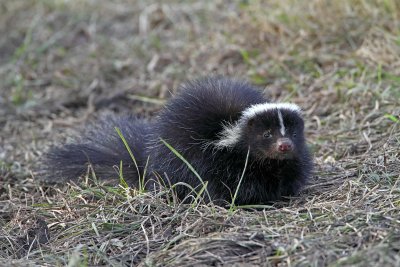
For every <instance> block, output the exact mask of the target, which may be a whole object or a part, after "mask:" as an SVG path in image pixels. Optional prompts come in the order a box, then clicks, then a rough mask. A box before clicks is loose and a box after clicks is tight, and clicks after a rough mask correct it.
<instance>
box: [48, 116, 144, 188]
mask: <svg viewBox="0 0 400 267" xmlns="http://www.w3.org/2000/svg"><path fill="white" fill-rule="evenodd" d="M115 127H118V128H119V129H120V130H121V133H122V135H123V136H124V138H125V140H126V141H127V143H128V144H129V146H130V148H131V151H132V154H133V156H134V158H135V160H136V163H137V165H138V169H139V174H138V171H137V168H136V165H135V163H134V161H133V160H132V158H131V156H130V155H129V152H128V150H127V149H126V148H125V145H124V144H123V141H122V139H121V138H120V137H119V135H118V133H117V132H116V130H115ZM151 128H152V126H151V124H150V123H149V122H146V121H144V120H138V119H136V118H135V117H133V116H121V117H116V116H108V117H105V118H103V119H102V120H100V121H99V122H98V123H97V124H96V125H91V126H89V127H88V129H87V130H86V132H85V133H83V134H82V137H80V138H79V139H78V140H76V141H75V142H72V143H68V144H65V145H62V146H58V147H54V148H52V149H51V150H50V151H49V152H48V153H47V154H46V155H45V158H44V160H43V163H44V164H43V165H44V173H45V179H46V180H48V181H53V182H62V181H64V180H69V179H76V178H78V177H79V176H81V175H82V174H85V173H86V172H87V170H88V168H87V165H88V164H89V163H90V164H91V165H92V167H93V169H94V171H95V174H96V177H97V178H99V179H104V180H112V181H118V178H119V175H118V170H119V167H120V161H121V160H122V163H123V167H122V170H123V176H124V179H125V180H126V181H127V182H128V183H130V184H133V185H135V186H137V185H138V181H139V180H138V178H139V177H141V175H143V172H144V168H145V165H146V161H147V154H146V153H145V151H146V148H145V139H146V138H147V136H148V135H149V132H150V129H151Z"/></svg>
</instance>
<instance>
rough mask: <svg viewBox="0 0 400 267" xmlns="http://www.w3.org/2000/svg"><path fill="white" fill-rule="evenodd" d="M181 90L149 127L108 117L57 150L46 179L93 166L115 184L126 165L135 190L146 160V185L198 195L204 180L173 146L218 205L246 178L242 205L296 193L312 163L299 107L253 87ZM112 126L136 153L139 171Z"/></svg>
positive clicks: (193, 85)
mask: <svg viewBox="0 0 400 267" xmlns="http://www.w3.org/2000/svg"><path fill="white" fill-rule="evenodd" d="M180 89H181V90H180V93H179V94H178V95H177V96H175V97H174V98H172V99H171V100H170V101H169V103H168V104H167V106H166V107H165V109H164V110H163V111H161V113H160V115H159V116H158V117H157V118H156V120H155V121H154V123H152V124H148V123H145V122H142V121H138V120H135V119H134V118H132V117H130V118H127V117H121V118H113V119H111V120H110V119H108V120H107V119H106V120H103V121H102V122H100V124H99V125H100V126H98V127H95V128H92V129H91V130H90V131H89V133H88V134H86V135H84V137H83V138H82V140H81V141H79V142H76V143H72V144H67V145H65V146H63V147H59V148H55V149H53V150H52V151H50V153H48V155H47V157H46V159H47V160H46V166H47V173H48V174H49V171H50V173H51V175H52V179H53V180H54V179H59V178H61V177H64V178H69V179H70V178H75V177H78V176H79V175H81V174H83V173H84V172H85V171H86V168H87V167H85V165H86V163H88V162H89V163H91V164H92V165H93V167H94V170H95V172H96V175H97V176H98V177H100V178H106V179H109V178H111V177H114V178H116V177H118V174H117V171H115V170H114V168H113V166H119V162H120V160H122V161H123V163H124V166H123V170H124V177H125V179H126V180H127V181H128V182H130V183H131V184H133V185H135V186H136V185H137V184H138V177H139V176H140V175H141V174H143V171H144V170H143V169H144V166H145V165H146V160H147V158H148V157H149V159H150V163H149V166H148V171H147V173H148V174H149V175H148V176H147V177H146V180H149V179H150V178H154V175H153V174H156V177H158V178H161V179H163V180H164V181H163V182H164V184H167V185H168V184H176V183H178V182H179V183H186V184H188V185H190V186H191V187H193V188H195V189H196V190H197V191H198V190H200V187H201V186H202V183H201V181H200V180H199V179H198V177H196V175H195V174H194V173H193V171H191V170H190V168H189V166H188V165H187V164H186V163H185V162H183V161H182V159H180V158H179V157H178V156H177V155H176V154H175V153H174V152H173V151H172V150H171V149H170V148H169V147H167V145H169V146H171V147H172V148H173V149H175V150H176V151H177V152H178V153H179V154H181V155H182V156H183V157H184V158H185V159H186V160H187V161H188V162H189V163H190V165H191V166H193V167H194V169H195V170H196V171H197V173H198V174H199V175H200V177H201V178H202V180H203V181H204V182H207V184H208V185H207V191H208V194H206V195H205V196H208V195H209V196H210V197H211V200H212V201H214V202H215V203H217V204H224V203H229V202H230V201H231V200H232V197H233V195H234V194H235V192H236V189H237V188H238V186H239V181H240V179H241V177H242V174H243V172H244V176H243V180H242V182H241V184H240V186H239V190H238V193H237V197H236V200H235V203H236V204H239V205H244V204H265V203H269V202H271V201H274V200H279V199H280V198H281V197H282V196H290V195H295V194H297V193H298V191H299V190H300V189H301V187H302V186H303V185H304V184H305V183H306V182H307V179H308V178H309V176H310V173H311V170H312V158H311V155H310V153H309V152H308V150H307V147H306V145H305V139H304V122H303V119H302V118H301V111H300V108H299V107H298V106H296V105H294V104H288V103H277V104H276V103H269V102H268V101H267V100H266V99H265V98H264V97H263V95H262V94H261V92H259V91H258V90H256V89H255V88H253V87H252V86H250V85H249V84H247V83H244V82H240V81H235V80H230V79H227V78H222V77H213V78H205V79H202V80H198V81H195V82H189V83H187V84H185V85H184V86H182V88H180ZM115 126H116V127H119V128H121V131H122V133H123V135H124V136H125V138H126V140H127V142H128V144H129V146H130V148H131V150H132V151H133V154H134V156H135V158H136V161H137V163H138V166H139V173H138V171H137V170H136V167H135V166H134V164H133V162H132V159H131V158H130V156H129V154H128V152H127V150H126V148H125V146H124V145H123V143H122V141H121V139H120V138H119V136H118V135H117V134H116V132H115V130H114V127H115ZM246 162H247V164H246ZM47 176H49V175H47ZM149 184H150V183H149ZM150 185H151V186H150V187H151V188H152V186H153V184H150ZM150 187H148V188H150ZM176 192H177V195H178V197H179V198H181V199H184V198H185V197H186V196H188V195H189V194H190V193H191V190H190V189H189V187H188V186H184V185H179V186H177V187H176ZM206 198H207V197H206ZM206 200H207V199H206Z"/></svg>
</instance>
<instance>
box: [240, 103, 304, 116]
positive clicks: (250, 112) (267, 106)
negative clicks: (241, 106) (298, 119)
mask: <svg viewBox="0 0 400 267" xmlns="http://www.w3.org/2000/svg"><path fill="white" fill-rule="evenodd" d="M271 109H287V110H290V111H292V112H296V113H298V114H300V113H301V109H300V107H299V106H297V105H296V104H292V103H263V104H256V105H252V106H250V107H248V108H247V109H245V110H244V111H243V113H242V119H250V118H253V117H255V116H256V115H257V114H259V113H262V112H266V111H269V110H271Z"/></svg>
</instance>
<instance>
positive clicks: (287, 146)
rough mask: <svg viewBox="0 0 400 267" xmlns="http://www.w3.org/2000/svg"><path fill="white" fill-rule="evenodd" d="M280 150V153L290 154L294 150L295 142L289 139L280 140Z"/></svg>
mask: <svg viewBox="0 0 400 267" xmlns="http://www.w3.org/2000/svg"><path fill="white" fill-rule="evenodd" d="M277 143H278V150H279V151H280V152H289V151H292V150H293V142H292V141H291V140H290V139H288V138H281V139H278V141H277Z"/></svg>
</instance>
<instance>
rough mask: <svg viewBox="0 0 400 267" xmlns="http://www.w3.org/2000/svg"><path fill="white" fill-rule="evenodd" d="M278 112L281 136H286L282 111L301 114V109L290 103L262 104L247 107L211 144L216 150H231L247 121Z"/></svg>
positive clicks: (226, 125) (225, 126)
mask: <svg viewBox="0 0 400 267" xmlns="http://www.w3.org/2000/svg"><path fill="white" fill-rule="evenodd" d="M274 109H276V110H277V111H278V118H279V126H280V132H281V134H282V136H285V134H286V128H285V125H284V122H283V116H282V112H281V110H282V109H285V110H289V111H291V112H295V113H297V114H299V115H300V114H301V109H300V107H299V106H297V105H296V104H291V103H263V104H256V105H252V106H250V107H248V108H247V109H245V110H244V111H243V112H242V116H241V117H240V119H239V120H238V121H236V122H235V123H228V124H225V125H224V126H223V130H222V131H221V132H220V133H219V138H218V140H215V141H213V142H211V144H213V145H214V146H215V147H216V148H217V149H222V148H232V147H234V146H235V145H236V144H237V143H238V142H239V140H240V137H241V134H242V129H243V127H245V125H246V123H247V122H248V121H249V119H252V118H254V117H256V116H257V115H258V114H260V113H263V112H266V111H270V110H274Z"/></svg>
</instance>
